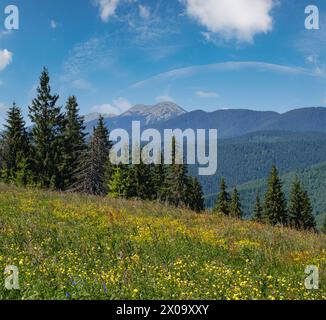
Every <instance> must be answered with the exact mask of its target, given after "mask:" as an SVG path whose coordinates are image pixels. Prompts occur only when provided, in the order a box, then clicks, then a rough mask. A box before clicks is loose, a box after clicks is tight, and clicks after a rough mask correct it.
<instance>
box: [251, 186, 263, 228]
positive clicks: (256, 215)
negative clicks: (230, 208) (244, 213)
mask: <svg viewBox="0 0 326 320" xmlns="http://www.w3.org/2000/svg"><path fill="white" fill-rule="evenodd" d="M253 220H254V221H256V222H263V208H262V205H261V201H260V194H259V192H257V194H256V203H255V208H254V212H253Z"/></svg>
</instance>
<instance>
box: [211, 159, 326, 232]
mask: <svg viewBox="0 0 326 320" xmlns="http://www.w3.org/2000/svg"><path fill="white" fill-rule="evenodd" d="M296 176H298V177H299V179H300V180H301V181H302V184H303V186H304V188H305V189H306V190H307V191H308V194H309V197H310V199H311V202H312V204H313V209H314V214H315V216H316V220H317V223H318V226H322V223H323V221H324V220H323V219H324V217H325V215H326V162H325V163H322V164H318V165H315V166H312V167H309V168H307V169H301V170H295V171H292V172H289V173H286V174H283V175H282V176H281V179H282V181H283V189H284V192H285V195H286V197H287V199H289V195H290V190H291V185H292V183H293V181H294V179H295V177H296ZM266 189H267V180H266V179H259V180H255V181H251V182H248V183H246V184H243V185H240V186H238V190H239V193H240V197H241V203H242V207H243V210H244V212H245V213H246V215H247V216H248V217H249V216H251V214H252V212H253V208H254V205H255V199H256V194H257V192H259V193H260V195H261V197H263V195H264V194H265V192H266ZM215 198H216V194H213V195H209V196H207V198H206V200H207V202H209V203H213V202H214V201H215Z"/></svg>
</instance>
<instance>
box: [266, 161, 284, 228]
mask: <svg viewBox="0 0 326 320" xmlns="http://www.w3.org/2000/svg"><path fill="white" fill-rule="evenodd" d="M264 219H266V221H268V222H269V223H270V224H272V225H287V223H288V216H287V210H286V200H285V195H284V193H283V191H282V181H281V179H280V178H279V176H278V171H277V168H276V166H275V165H273V167H272V171H271V173H270V176H269V178H268V189H267V192H266V196H265V203H264Z"/></svg>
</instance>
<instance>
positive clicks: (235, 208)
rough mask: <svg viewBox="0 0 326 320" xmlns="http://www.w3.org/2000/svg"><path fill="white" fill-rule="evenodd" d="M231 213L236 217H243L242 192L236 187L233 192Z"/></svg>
mask: <svg viewBox="0 0 326 320" xmlns="http://www.w3.org/2000/svg"><path fill="white" fill-rule="evenodd" d="M230 215H231V216H232V217H234V218H238V219H242V217H243V211H242V209H241V202H240V194H239V192H238V189H237V188H236V187H235V188H234V189H233V192H232V198H231V205H230Z"/></svg>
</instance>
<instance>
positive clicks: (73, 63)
mask: <svg viewBox="0 0 326 320" xmlns="http://www.w3.org/2000/svg"><path fill="white" fill-rule="evenodd" d="M9 4H15V5H17V6H18V8H19V10H20V29H19V30H17V31H11V32H7V31H6V30H4V26H3V22H4V19H5V14H3V12H4V8H5V7H6V5H9ZM310 4H314V5H317V6H318V7H319V11H320V30H306V29H305V27H304V22H305V18H306V15H305V13H304V10H305V7H306V6H307V5H310ZM325 30H326V3H325V1H322V0H318V1H317V0H314V1H312V0H308V1H306V0H300V1H293V0H169V1H166V0H155V1H154V0H78V1H66V0H56V1H54V0H42V1H41V0H28V1H27V0H10V1H7V0H1V3H0V117H1V118H0V123H1V122H3V119H4V116H5V110H6V109H7V107H8V106H9V105H10V104H11V103H12V101H13V100H15V101H16V102H17V103H18V104H19V106H21V107H22V109H23V110H24V112H25V113H26V111H27V106H28V105H29V104H30V102H31V100H32V98H33V96H34V95H35V88H36V86H37V83H38V77H39V73H40V71H41V69H42V67H43V66H46V67H47V68H48V69H49V71H50V74H51V77H52V87H53V90H54V91H55V92H57V93H59V94H60V104H61V105H63V104H64V102H65V100H66V98H67V97H68V96H69V95H72V94H74V95H76V96H77V98H78V100H79V104H80V107H81V110H82V113H84V114H86V113H90V112H92V111H99V112H105V113H121V112H123V111H125V110H127V109H128V108H130V106H132V105H134V104H138V103H145V104H155V103H157V102H158V101H163V100H164V101H165V100H172V101H175V102H176V103H178V104H179V105H181V106H182V107H183V108H185V109H186V110H189V111H190V110H194V109H203V110H206V111H212V110H217V109H224V108H248V109H255V110H274V111H278V112H285V111H287V110H290V109H293V108H297V107H310V106H324V105H326V69H325V65H326V32H325Z"/></svg>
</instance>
